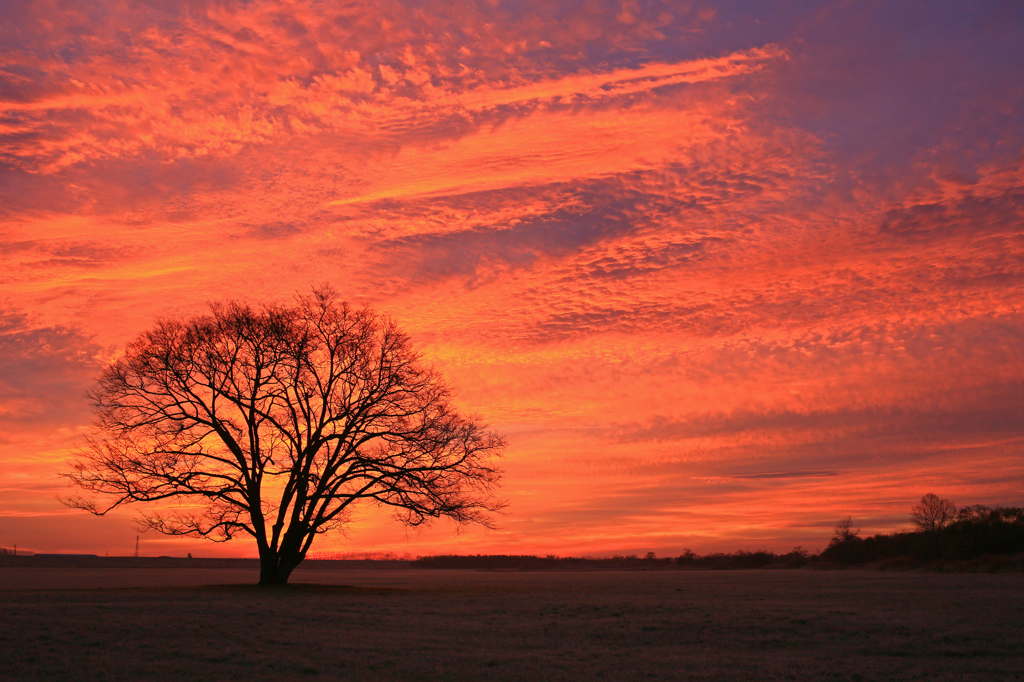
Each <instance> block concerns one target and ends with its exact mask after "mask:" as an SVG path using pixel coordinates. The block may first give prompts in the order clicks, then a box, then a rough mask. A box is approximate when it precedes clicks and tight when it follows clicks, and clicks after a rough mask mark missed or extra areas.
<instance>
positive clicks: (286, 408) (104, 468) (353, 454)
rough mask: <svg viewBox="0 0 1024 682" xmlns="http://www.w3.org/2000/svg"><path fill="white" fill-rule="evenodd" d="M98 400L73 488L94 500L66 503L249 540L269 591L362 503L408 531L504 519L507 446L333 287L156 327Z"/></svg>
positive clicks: (110, 372)
mask: <svg viewBox="0 0 1024 682" xmlns="http://www.w3.org/2000/svg"><path fill="white" fill-rule="evenodd" d="M91 398H92V400H93V403H94V407H95V410H96V416H97V427H98V432H97V433H96V435H95V436H94V437H92V438H90V439H89V440H88V441H87V444H86V446H85V447H84V448H83V449H82V451H81V452H80V459H79V460H78V461H76V462H75V463H74V464H73V468H72V471H71V472H70V473H67V474H65V476H67V477H68V478H70V479H71V480H72V481H74V482H75V483H76V484H78V485H79V486H81V487H82V488H83V489H84V490H85V491H86V494H87V495H90V496H88V497H75V498H71V499H68V500H63V501H64V502H65V503H66V504H68V505H69V506H72V507H76V508H79V509H84V510H87V511H89V512H91V513H94V514H98V515H103V514H105V513H107V512H108V511H110V510H112V509H114V508H116V507H119V506H121V505H123V504H127V503H135V502H157V501H168V502H171V503H172V504H173V503H177V504H178V505H180V506H179V508H178V509H177V510H176V511H172V512H169V513H162V512H154V513H143V514H142V515H141V517H140V519H139V524H140V526H141V527H143V528H145V529H148V530H155V531H158V532H160V533H165V534H168V535H184V536H190V537H203V538H207V539H211V540H215V541H226V540H228V539H231V538H232V537H235V536H237V535H249V536H251V537H252V538H253V539H254V540H255V541H256V544H257V547H258V550H259V557H260V579H259V583H260V584H261V585H268V584H286V583H287V582H288V578H289V576H290V575H291V572H292V571H293V570H294V569H295V567H296V566H298V565H299V564H300V563H301V562H302V561H303V559H304V558H305V556H306V554H307V552H308V551H309V549H310V547H311V545H312V543H313V540H314V538H315V537H316V536H317V535H318V534H321V533H325V532H328V531H330V530H333V529H337V528H340V527H342V526H343V525H344V524H345V522H346V520H347V518H348V516H347V515H348V512H349V510H350V507H351V505H352V504H353V503H356V502H359V501H361V500H367V501H372V502H375V503H377V504H379V505H386V506H390V507H393V508H394V509H395V510H396V517H397V518H398V520H399V521H401V522H402V523H404V524H406V525H408V526H420V525H422V524H425V523H428V522H430V521H431V520H432V519H435V518H439V517H446V518H449V519H452V520H454V521H455V522H457V523H460V524H462V523H478V524H483V525H485V526H488V525H490V524H491V521H490V518H491V517H490V514H491V513H492V512H494V511H497V510H498V509H500V508H501V507H502V503H500V502H499V501H496V500H495V499H494V498H493V491H494V489H495V487H496V486H497V484H498V482H499V480H500V471H499V470H498V469H497V468H496V467H495V465H494V463H493V460H494V458H495V457H497V456H499V455H500V453H501V450H502V449H503V448H504V440H503V439H502V437H501V436H499V435H497V434H494V433H491V432H489V431H487V430H486V429H485V427H484V426H483V425H482V424H481V423H480V422H479V421H478V420H476V419H474V418H470V417H466V416H463V415H461V414H459V412H458V411H457V410H456V409H455V407H454V405H453V404H452V400H451V394H450V391H449V389H448V387H447V385H446V384H445V383H444V381H443V379H442V378H441V376H440V375H439V374H438V373H437V372H435V371H434V370H432V369H430V368H427V367H425V366H423V365H422V364H421V362H420V360H419V357H418V356H417V355H416V353H414V352H413V350H412V348H411V345H410V341H409V338H408V336H407V335H406V334H405V333H403V332H402V331H401V330H399V329H398V327H397V326H396V325H395V324H394V322H392V321H391V320H390V319H388V318H387V317H385V316H383V315H380V314H378V313H376V312H375V311H373V310H371V309H369V308H364V309H359V310H356V309H353V308H351V307H350V306H349V305H348V304H347V303H343V302H339V301H338V300H337V296H336V294H335V292H334V291H333V290H332V289H331V288H330V287H327V286H323V287H320V288H317V289H315V290H314V291H313V294H312V296H297V297H296V302H295V304H294V305H291V306H283V305H268V306H263V307H260V308H254V307H251V306H249V305H248V304H246V303H242V302H237V301H231V302H227V303H217V304H212V305H211V312H210V314H207V315H199V316H195V317H192V318H189V319H184V320H177V319H162V320H158V321H157V323H156V325H155V326H154V328H153V329H152V330H150V331H147V332H145V333H143V334H141V335H140V336H139V337H138V338H137V339H136V340H135V341H133V342H132V343H130V344H129V345H128V347H127V349H126V351H125V354H124V355H123V356H122V357H120V358H119V359H118V360H116V361H115V362H114V363H112V364H111V365H109V366H108V367H107V368H106V369H105V370H104V371H103V373H102V375H101V377H100V379H99V383H98V386H97V387H96V388H95V389H94V390H93V392H92V393H91ZM187 505H197V506H192V507H189V506H187ZM192 509H195V511H192Z"/></svg>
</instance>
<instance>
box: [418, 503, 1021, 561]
mask: <svg viewBox="0 0 1024 682" xmlns="http://www.w3.org/2000/svg"><path fill="white" fill-rule="evenodd" d="M910 521H911V523H912V525H913V530H908V531H897V532H894V533H880V534H878V535H874V536H871V537H861V536H860V529H859V528H855V527H854V526H855V524H854V521H853V518H852V517H850V516H847V517H846V518H844V519H841V520H840V521H839V522H838V523H837V524H836V525H835V527H834V528H833V538H832V541H831V542H830V543H829V545H828V547H826V548H825V549H824V550H823V551H822V552H821V553H819V554H812V553H811V552H809V551H807V550H806V549H804V548H802V547H795V548H793V549H792V550H791V551H789V552H786V553H784V554H776V553H775V552H770V551H768V550H755V551H746V550H739V551H736V552H731V553H723V552H716V553H712V554H705V555H700V554H697V553H695V552H693V551H692V550H689V549H686V550H684V551H683V553H682V554H681V555H679V556H678V557H662V558H658V557H656V556H655V554H654V553H653V552H648V553H647V555H646V556H644V557H640V556H638V555H635V554H631V555H627V556H614V557H606V558H591V557H557V556H554V555H548V556H543V557H541V556H533V555H527V554H519V555H494V554H487V555H485V554H477V555H440V556H425V557H417V558H416V559H415V560H413V561H410V562H408V563H409V564H410V567H415V568H439V569H443V568H448V569H453V568H462V569H478V570H558V569H562V570H566V569H576V570H580V569H583V570H586V569H592V570H602V569H604V570H609V569H613V570H614V569H618V570H666V569H676V570H678V569H702V570H730V569H761V568H801V567H804V566H812V567H814V566H816V567H821V568H826V567H828V566H830V565H833V566H834V565H851V566H852V565H858V564H868V563H875V564H879V565H880V567H883V568H886V567H888V568H912V567H917V566H926V565H929V564H936V563H939V562H971V561H977V560H982V562H983V563H984V561H985V560H986V559H990V560H992V561H989V562H988V563H986V564H985V566H981V567H980V568H982V569H984V570H996V569H1007V570H1013V568H1014V566H1016V567H1017V568H1020V569H1024V508H1021V507H986V506H984V505H977V504H976V505H971V506H967V507H963V508H961V509H957V507H956V505H955V504H953V502H952V501H950V500H948V499H945V498H941V497H939V496H938V495H935V494H934V493H928V494H927V495H925V496H924V497H922V498H921V501H920V502H919V503H918V504H916V505H914V506H913V507H912V508H911V510H910ZM989 564H991V565H989ZM968 570H972V569H970V567H968Z"/></svg>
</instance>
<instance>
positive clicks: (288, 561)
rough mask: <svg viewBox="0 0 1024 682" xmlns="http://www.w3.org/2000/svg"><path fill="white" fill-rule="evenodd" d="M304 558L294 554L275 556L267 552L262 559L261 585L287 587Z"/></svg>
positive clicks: (283, 553)
mask: <svg viewBox="0 0 1024 682" xmlns="http://www.w3.org/2000/svg"><path fill="white" fill-rule="evenodd" d="M302 559H303V557H302V556H299V555H298V554H295V553H293V552H284V551H282V552H280V553H279V554H274V553H272V552H267V555H266V556H261V557H260V582H259V584H260V585H287V584H288V577H289V576H291V574H292V571H294V570H295V567H296V566H298V565H299V564H301V563H302Z"/></svg>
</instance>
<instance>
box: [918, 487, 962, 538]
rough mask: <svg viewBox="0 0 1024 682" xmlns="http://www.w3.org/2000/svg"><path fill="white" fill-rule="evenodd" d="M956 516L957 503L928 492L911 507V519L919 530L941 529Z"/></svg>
mask: <svg viewBox="0 0 1024 682" xmlns="http://www.w3.org/2000/svg"><path fill="white" fill-rule="evenodd" d="M954 518H956V505H955V504H953V502H952V501H951V500H947V499H946V498H944V497H939V496H938V495H936V494H935V493H928V494H927V495H925V496H924V497H922V498H921V501H920V502H918V503H917V504H915V505H914V506H913V507H911V508H910V521H911V523H913V524H914V526H916V527H917V529H918V530H923V531H931V530H939V529H940V528H945V527H946V526H948V525H949V524H950V523H951V522H952V521H953V519H954Z"/></svg>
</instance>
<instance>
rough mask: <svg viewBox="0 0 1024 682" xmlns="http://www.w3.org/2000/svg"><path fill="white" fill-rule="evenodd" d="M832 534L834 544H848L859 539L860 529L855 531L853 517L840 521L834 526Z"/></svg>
mask: <svg viewBox="0 0 1024 682" xmlns="http://www.w3.org/2000/svg"><path fill="white" fill-rule="evenodd" d="M832 533H833V536H834V537H833V538H832V541H833V542H847V541H849V540H852V539H853V538H855V537H857V534H858V533H860V528H858V529H856V530H854V529H853V517H852V516H847V517H846V518H845V519H840V521H839V523H837V524H836V525H835V526H833V528H832Z"/></svg>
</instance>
